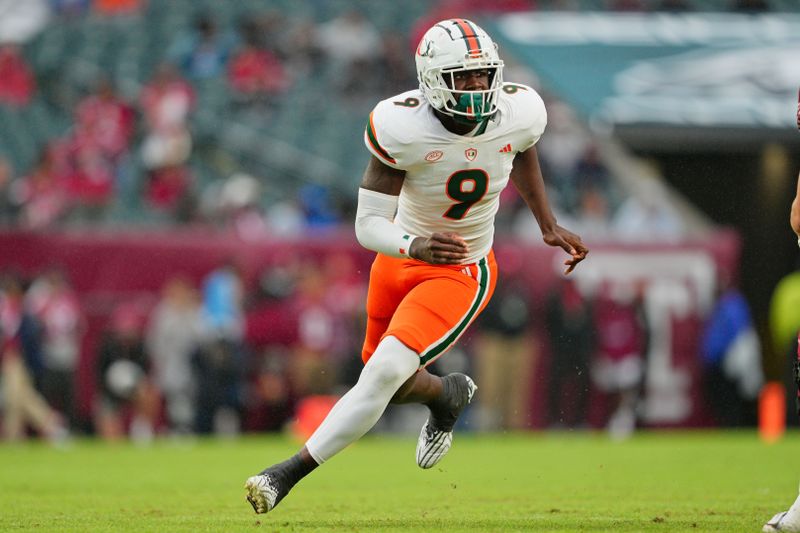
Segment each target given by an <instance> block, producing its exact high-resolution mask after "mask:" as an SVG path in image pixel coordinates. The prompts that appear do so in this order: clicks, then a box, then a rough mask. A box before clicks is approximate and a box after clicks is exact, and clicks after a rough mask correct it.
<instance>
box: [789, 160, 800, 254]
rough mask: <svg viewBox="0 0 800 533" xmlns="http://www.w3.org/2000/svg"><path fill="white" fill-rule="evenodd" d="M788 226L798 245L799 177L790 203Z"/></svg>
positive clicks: (799, 229)
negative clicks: (795, 236)
mask: <svg viewBox="0 0 800 533" xmlns="http://www.w3.org/2000/svg"><path fill="white" fill-rule="evenodd" d="M789 224H790V225H791V226H792V230H794V232H795V233H796V234H797V237H798V243H800V175H798V176H797V190H796V192H795V194H794V200H793V201H792V210H791V212H790V213H789Z"/></svg>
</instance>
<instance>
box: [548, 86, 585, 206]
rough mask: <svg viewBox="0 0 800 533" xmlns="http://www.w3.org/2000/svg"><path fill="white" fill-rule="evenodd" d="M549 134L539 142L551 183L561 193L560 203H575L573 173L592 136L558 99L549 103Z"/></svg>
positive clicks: (571, 204) (568, 204)
mask: <svg viewBox="0 0 800 533" xmlns="http://www.w3.org/2000/svg"><path fill="white" fill-rule="evenodd" d="M547 106H548V107H547V118H548V124H547V135H544V136H542V139H541V140H540V141H539V143H538V144H537V145H536V146H537V148H538V150H539V154H540V156H541V159H542V170H543V172H544V175H545V176H547V181H548V183H550V184H552V186H554V187H555V188H556V190H557V191H558V192H559V195H560V196H561V197H562V199H563V201H562V202H561V205H562V206H564V207H571V206H574V205H575V200H574V198H575V190H574V182H573V180H574V176H575V173H576V169H577V166H578V161H580V159H581V158H582V157H583V155H584V154H585V152H586V147H587V146H588V144H589V138H588V136H587V135H586V132H584V130H583V129H582V127H581V126H580V125H579V123H578V120H577V118H576V117H575V115H574V113H573V111H572V110H571V109H570V108H569V107H568V106H566V105H565V104H564V103H562V102H559V101H549V102H547Z"/></svg>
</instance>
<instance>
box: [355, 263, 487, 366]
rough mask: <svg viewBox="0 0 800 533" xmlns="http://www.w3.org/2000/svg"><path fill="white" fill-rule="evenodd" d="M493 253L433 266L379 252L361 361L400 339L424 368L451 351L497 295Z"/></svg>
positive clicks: (374, 268) (374, 270)
mask: <svg viewBox="0 0 800 533" xmlns="http://www.w3.org/2000/svg"><path fill="white" fill-rule="evenodd" d="M496 281H497V263H496V261H495V258H494V252H490V253H489V255H488V256H486V257H484V258H483V259H480V260H479V261H477V262H475V263H472V264H468V265H431V264H429V263H424V262H422V261H418V260H416V259H397V258H394V257H389V256H386V255H383V254H378V256H377V257H376V258H375V261H374V262H373V263H372V269H371V270H370V278H369V291H368V293H367V333H366V338H365V340H364V349H363V351H362V353H361V359H363V361H364V362H365V363H366V362H367V361H368V360H369V358H370V357H371V356H372V354H373V352H374V351H375V348H377V347H378V343H379V342H380V341H381V340H382V339H383V338H384V337H388V336H394V337H397V339H399V340H400V342H402V343H403V344H405V345H406V346H408V347H409V348H411V349H412V350H414V351H415V352H417V353H418V354H419V357H420V368H424V367H426V366H428V365H429V364H431V363H432V362H433V361H435V360H436V359H437V358H438V357H439V356H440V355H442V354H443V353H444V352H446V351H447V350H448V349H449V348H450V347H451V346H453V344H455V342H456V341H457V340H458V338H459V337H460V336H461V335H462V334H463V333H464V331H465V330H466V329H467V327H468V326H469V325H470V324H471V323H472V321H473V320H475V318H476V317H477V316H478V315H479V314H480V312H481V311H483V309H484V307H486V304H487V303H489V299H490V298H491V297H492V293H494V288H495V285H496Z"/></svg>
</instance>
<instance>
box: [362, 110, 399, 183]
mask: <svg viewBox="0 0 800 533" xmlns="http://www.w3.org/2000/svg"><path fill="white" fill-rule="evenodd" d="M392 111H393V110H392V109H391V108H388V107H387V102H386V101H383V102H380V103H379V104H378V105H377V106H375V109H373V110H372V112H371V113H370V114H369V119H368V121H367V127H366V129H365V130H364V144H365V145H366V146H367V149H368V150H369V151H370V152H371V153H372V155H374V156H375V157H377V158H378V159H379V160H380V161H381V162H382V163H384V164H386V165H389V166H390V167H392V168H397V169H400V170H405V167H406V165H405V164H404V163H405V161H404V154H405V151H406V150H405V145H404V143H403V142H402V141H401V140H400V138H399V137H400V136H399V135H398V133H399V132H398V131H396V129H397V127H398V124H397V117H393V116H392Z"/></svg>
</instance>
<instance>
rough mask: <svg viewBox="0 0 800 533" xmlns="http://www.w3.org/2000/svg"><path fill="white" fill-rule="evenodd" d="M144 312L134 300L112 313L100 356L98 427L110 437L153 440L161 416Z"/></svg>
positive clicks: (97, 401) (96, 423) (102, 433)
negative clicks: (151, 377)
mask: <svg viewBox="0 0 800 533" xmlns="http://www.w3.org/2000/svg"><path fill="white" fill-rule="evenodd" d="M143 322H144V318H143V316H142V314H141V311H140V310H139V309H138V308H137V307H136V306H134V305H132V304H130V303H123V304H120V305H119V306H118V307H117V308H116V309H115V310H114V312H113V313H112V315H111V317H110V319H109V325H108V328H107V330H106V331H105V333H104V335H103V339H102V341H101V343H100V353H99V357H98V358H97V363H96V369H97V376H96V377H97V388H96V391H97V392H96V393H97V395H98V396H97V398H96V400H95V428H96V430H97V432H98V434H99V435H100V436H101V437H102V438H103V439H106V440H120V439H122V438H124V437H125V435H129V436H130V438H131V439H132V440H134V441H136V442H149V441H150V440H152V438H153V436H154V434H155V427H156V422H157V418H158V415H159V401H158V393H157V391H156V389H155V387H154V386H153V384H152V382H151V380H150V376H149V371H150V358H149V356H148V354H147V350H146V348H145V343H144V337H143V335H142V329H143V326H144V324H143Z"/></svg>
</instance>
